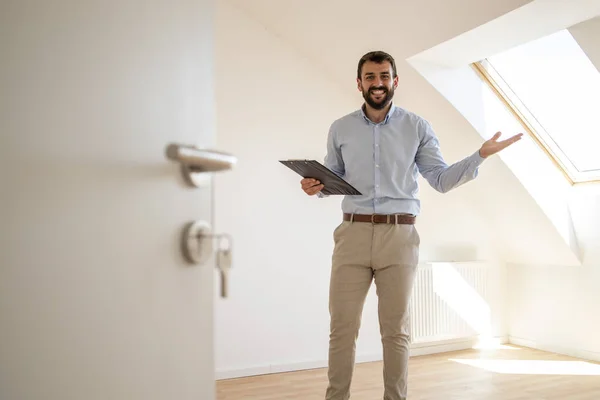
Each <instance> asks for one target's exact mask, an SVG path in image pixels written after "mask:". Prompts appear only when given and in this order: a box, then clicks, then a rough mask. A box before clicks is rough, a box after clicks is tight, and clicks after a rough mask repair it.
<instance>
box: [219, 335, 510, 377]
mask: <svg viewBox="0 0 600 400" xmlns="http://www.w3.org/2000/svg"><path fill="white" fill-rule="evenodd" d="M496 340H499V341H500V342H502V343H505V342H506V341H507V338H497V339H496ZM476 344H477V338H460V339H450V340H441V341H435V342H420V343H419V342H417V343H413V344H412V345H411V349H410V355H411V357H416V356H423V355H427V354H437V353H446V352H449V351H458V350H467V349H471V348H473V346H475V345H476ZM381 360H383V354H382V353H381V352H379V353H373V354H357V355H356V363H365V362H374V361H381ZM326 367H327V360H317V361H305V362H296V363H289V364H273V365H264V366H257V367H251V368H241V369H224V370H217V371H216V374H215V375H216V379H217V380H223V379H233V378H242V377H248V376H255V375H266V374H275V373H281V372H291V371H301V370H306V369H316V368H326Z"/></svg>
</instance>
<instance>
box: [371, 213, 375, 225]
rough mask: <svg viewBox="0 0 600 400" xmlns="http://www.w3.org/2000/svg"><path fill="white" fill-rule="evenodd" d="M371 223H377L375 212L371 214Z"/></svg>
mask: <svg viewBox="0 0 600 400" xmlns="http://www.w3.org/2000/svg"><path fill="white" fill-rule="evenodd" d="M371 224H373V225H375V214H371Z"/></svg>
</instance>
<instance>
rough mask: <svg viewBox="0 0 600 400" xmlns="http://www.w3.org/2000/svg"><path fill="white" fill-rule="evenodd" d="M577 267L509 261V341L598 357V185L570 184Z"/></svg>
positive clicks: (599, 216)
mask: <svg viewBox="0 0 600 400" xmlns="http://www.w3.org/2000/svg"><path fill="white" fill-rule="evenodd" d="M570 210H571V215H572V217H573V222H574V225H575V231H576V234H577V239H578V242H579V246H580V247H581V250H582V255H583V265H582V266H581V267H575V268H574V267H560V266H554V267H548V266H538V267H533V266H527V265H516V264H515V265H509V267H508V276H509V282H510V285H509V298H510V303H509V325H510V337H511V341H513V342H515V343H518V344H523V345H529V346H532V347H537V348H541V349H547V350H550V351H556V352H562V353H566V354H569V355H573V356H578V357H583V358H588V359H593V360H596V361H600V336H599V335H598V332H600V313H599V312H598V310H600V291H599V290H598V287H600V246H599V243H600V224H599V223H598V221H600V184H598V183H596V184H587V185H581V186H576V187H574V188H573V189H572V192H571V199H570Z"/></svg>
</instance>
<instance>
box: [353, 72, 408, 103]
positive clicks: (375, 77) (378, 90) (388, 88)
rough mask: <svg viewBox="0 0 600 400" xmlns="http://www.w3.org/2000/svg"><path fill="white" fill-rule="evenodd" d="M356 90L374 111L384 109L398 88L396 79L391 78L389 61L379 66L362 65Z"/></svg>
mask: <svg viewBox="0 0 600 400" xmlns="http://www.w3.org/2000/svg"><path fill="white" fill-rule="evenodd" d="M357 82H358V90H360V91H361V92H362V94H363V97H364V99H365V101H366V102H367V104H368V105H369V106H371V107H373V108H374V109H376V110H381V109H383V108H385V107H386V106H387V105H388V104H389V103H390V102H391V101H392V98H393V97H394V90H395V89H396V87H397V86H398V77H395V78H394V77H393V70H392V65H391V64H390V63H389V61H384V62H382V63H381V64H377V63H374V62H373V61H367V62H366V63H364V64H363V67H362V71H361V79H358V80H357Z"/></svg>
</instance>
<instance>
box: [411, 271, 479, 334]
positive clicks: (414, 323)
mask: <svg viewBox="0 0 600 400" xmlns="http://www.w3.org/2000/svg"><path fill="white" fill-rule="evenodd" d="M490 276H491V274H490V268H489V267H488V266H487V265H486V264H484V263H475V262H473V263H429V264H422V265H419V269H418V272H417V278H416V280H415V285H414V289H413V296H412V300H411V304H410V311H411V320H410V330H411V338H412V342H413V343H422V342H437V341H442V340H449V339H460V338H470V337H474V336H480V335H490V334H491V312H490V305H489V304H490V298H489V296H488V286H489V285H488V283H489V277H490Z"/></svg>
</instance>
